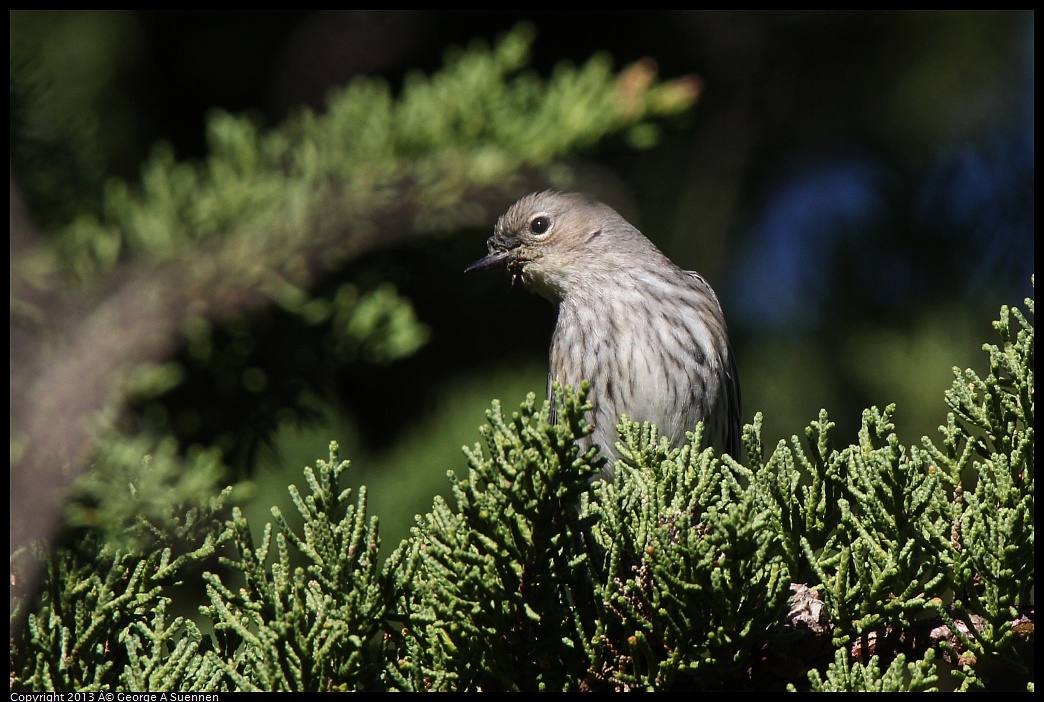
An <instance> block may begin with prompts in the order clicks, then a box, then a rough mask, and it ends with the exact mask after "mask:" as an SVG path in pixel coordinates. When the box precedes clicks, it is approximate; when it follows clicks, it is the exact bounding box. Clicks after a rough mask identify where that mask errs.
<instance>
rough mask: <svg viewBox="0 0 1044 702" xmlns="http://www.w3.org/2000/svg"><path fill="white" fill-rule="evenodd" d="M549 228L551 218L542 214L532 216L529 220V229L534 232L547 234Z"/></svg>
mask: <svg viewBox="0 0 1044 702" xmlns="http://www.w3.org/2000/svg"><path fill="white" fill-rule="evenodd" d="M550 228H551V220H550V219H549V218H547V217H545V216H544V215H540V216H538V217H534V218H533V219H532V220H530V222H529V231H531V232H533V233H534V234H547V230H548V229H550Z"/></svg>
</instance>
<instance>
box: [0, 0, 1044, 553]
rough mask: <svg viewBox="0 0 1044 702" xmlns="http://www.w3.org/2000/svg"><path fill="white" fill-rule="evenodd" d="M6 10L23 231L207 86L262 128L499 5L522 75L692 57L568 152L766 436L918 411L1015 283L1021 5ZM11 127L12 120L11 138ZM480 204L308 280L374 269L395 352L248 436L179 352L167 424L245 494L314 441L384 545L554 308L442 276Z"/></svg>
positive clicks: (260, 492)
mask: <svg viewBox="0 0 1044 702" xmlns="http://www.w3.org/2000/svg"><path fill="white" fill-rule="evenodd" d="M10 20H11V71H12V173H13V176H14V177H15V178H16V179H17V180H18V181H19V182H20V183H21V184H22V185H23V187H24V188H25V190H26V191H27V193H28V195H27V197H28V199H29V204H30V207H31V211H32V215H33V218H34V221H35V222H36V224H37V225H38V226H39V227H40V228H41V229H43V230H45V231H48V230H57V229H58V228H60V227H61V226H62V225H63V224H65V223H67V222H68V221H70V220H71V219H72V218H73V217H75V216H76V214H77V213H78V212H81V211H84V210H87V211H90V210H92V209H97V208H99V207H100V202H101V200H100V193H101V187H102V184H103V183H104V182H105V181H106V180H107V179H110V178H113V177H118V178H122V179H125V180H127V181H129V182H132V183H133V182H135V181H137V180H138V179H139V178H140V168H141V165H142V163H143V162H144V160H145V159H146V158H147V157H148V155H149V154H150V152H151V151H152V149H153V148H154V146H155V145H156V144H157V143H165V144H169V145H170V147H171V148H172V149H173V152H174V153H175V155H176V157H177V158H178V159H198V158H202V157H204V156H205V126H206V120H207V116H208V114H209V113H210V112H211V111H212V110H214V109H222V110H226V111H230V112H233V113H248V114H250V115H252V116H253V117H254V119H256V120H257V121H258V122H259V123H261V124H263V125H267V126H274V125H277V124H279V123H281V122H282V121H283V120H284V119H285V118H286V117H287V116H288V115H290V114H292V113H293V112H294V111H295V110H297V109H299V108H300V107H302V106H308V107H311V108H313V109H316V110H319V111H321V110H322V107H323V102H324V96H325V94H326V93H327V91H328V90H330V89H331V88H332V87H335V86H339V85H343V84H345V83H346V82H348V81H350V80H351V79H352V77H353V76H356V75H373V76H380V77H383V78H385V79H386V80H387V81H389V83H390V84H391V85H392V86H400V85H401V84H402V82H403V80H404V79H405V77H406V76H407V75H409V74H410V73H411V72H413V71H421V72H423V73H430V72H432V71H435V70H437V68H438V67H439V66H440V64H441V62H442V58H443V55H444V52H445V51H446V49H447V48H448V47H450V46H453V45H458V46H460V45H466V44H467V43H468V42H470V41H472V40H474V39H483V40H485V41H487V42H491V41H493V40H494V39H495V38H496V37H497V36H498V35H500V34H502V33H503V32H505V31H507V30H509V29H510V28H512V27H513V26H515V25H517V23H518V22H520V21H526V22H529V23H531V24H532V25H533V26H534V27H535V30H536V42H535V45H534V49H533V68H534V70H536V71H537V72H538V73H540V74H542V75H548V74H549V73H550V72H551V71H552V69H553V68H554V66H556V65H558V64H559V63H560V62H563V61H568V62H573V63H581V62H583V61H585V60H586V59H588V58H589V57H590V56H591V55H592V54H594V53H596V52H607V53H608V54H610V55H611V56H612V57H613V60H614V63H615V65H617V66H618V67H619V66H623V65H625V64H628V63H631V62H633V61H636V60H638V59H641V58H646V57H648V58H651V59H653V60H655V61H656V63H657V64H658V66H659V70H660V74H661V75H662V76H664V77H666V78H672V77H677V76H681V75H687V74H694V75H696V76H698V77H699V79H700V80H701V81H702V83H703V94H702V97H701V98H700V100H699V102H698V103H697V105H696V107H695V108H694V110H693V111H692V112H691V114H690V115H689V116H688V118H687V119H686V120H685V121H684V122H683V123H681V124H671V125H668V126H665V128H664V129H663V131H662V133H661V135H660V140H659V142H658V143H657V144H656V145H655V146H654V147H652V148H649V149H645V150H641V151H635V150H633V149H632V148H630V147H629V146H628V144H627V143H626V142H625V141H624V140H623V139H610V140H607V141H606V142H604V143H602V144H600V145H599V146H598V147H597V148H594V149H592V150H590V151H588V152H586V153H583V154H580V155H578V156H577V157H576V159H575V161H573V162H572V163H571V165H572V166H573V167H574V168H577V169H578V170H579V171H581V172H583V173H586V174H587V176H586V178H587V179H588V180H589V181H590V182H594V183H597V184H598V190H599V193H600V195H602V196H603V197H604V198H605V199H608V200H609V201H610V202H611V204H613V205H614V206H615V207H616V208H617V209H619V210H620V211H621V212H622V213H623V214H624V215H625V216H626V217H628V218H629V219H631V221H632V222H634V223H635V224H637V225H638V226H639V228H641V229H642V230H643V232H645V233H646V235H648V236H649V237H650V238H651V239H652V240H653V241H654V242H655V243H657V245H659V246H660V247H661V248H662V249H663V250H664V252H665V253H667V254H668V255H669V256H670V257H671V258H673V259H674V260H675V261H676V262H677V263H679V264H680V265H682V266H683V267H686V268H690V269H695V270H698V271H700V272H701V273H702V274H703V275H704V276H705V277H706V278H707V279H708V280H709V281H710V282H711V283H712V285H713V286H714V287H715V289H716V290H717V291H718V294H719V296H720V298H721V301H722V305H723V307H724V309H725V313H726V317H727V318H728V320H729V323H730V328H731V332H732V334H733V338H734V343H735V347H736V350H737V353H738V357H739V368H740V375H741V379H742V384H743V400H744V408H745V412H744V414H745V419H747V420H748V421H749V420H750V418H751V417H752V416H753V413H754V412H755V411H761V412H763V413H764V415H765V436H766V438H767V439H768V440H769V441H770V442H775V441H776V440H778V439H780V438H788V437H789V436H791V435H792V434H794V433H799V432H801V430H802V429H803V428H804V427H805V426H806V425H807V423H808V422H809V421H810V420H812V419H814V418H815V417H816V415H817V413H818V411H819V409H820V408H826V409H827V410H828V411H829V413H830V415H831V417H832V419H834V421H836V422H837V424H838V429H837V433H836V434H835V441H836V442H837V443H838V444H847V443H848V442H849V441H851V440H852V439H853V438H854V435H855V431H856V430H857V428H858V424H859V417H860V414H861V412H862V410H863V409H864V408H865V407H867V406H870V405H878V406H884V405H887V404H889V403H893V402H894V403H897V404H898V407H899V411H898V415H897V430H898V432H899V434H900V438H901V440H902V441H903V442H904V443H907V444H909V443H915V442H917V440H918V438H919V437H920V436H921V435H924V434H930V433H933V432H934V431H935V428H936V427H937V426H938V425H939V424H940V423H942V422H943V420H944V417H945V406H944V403H943V399H942V395H943V391H944V390H945V389H946V388H948V387H949V385H950V383H951V381H952V374H951V368H952V367H953V366H960V367H962V368H963V367H966V366H971V367H975V368H976V369H978V370H983V365H984V355H983V354H982V353H981V346H982V344H983V343H984V342H986V341H992V340H993V335H992V330H991V328H990V321H991V320H992V319H994V318H995V317H996V315H997V310H998V307H999V306H1000V305H1001V304H1021V302H1022V299H1023V298H1024V297H1027V296H1028V295H1030V294H1031V292H1030V282H1029V279H1030V276H1031V274H1032V271H1033V264H1032V259H1033V234H1032V231H1033V189H1034V155H1033V52H1034V14H1033V13H1032V12H1022V11H997V12H981V11H980V12H971V11H967V12H710V11H647V12H641V13H625V12H599V13H570V12H529V13H526V12H496V11H494V12H481V13H479V12H467V13H462V12H454V11H410V12H405V11H325V12H311V11H309V12H304V11H302V12H147V11H100V10H99V11H12V12H11V14H10ZM16 83H17V85H18V90H16V89H15V85H16ZM26 86H27V87H26ZM23 101H24V103H25V105H28V108H27V109H25V108H24V105H23ZM16 103H17V104H16ZM16 108H17V109H16ZM27 133H28V134H32V135H34V136H35V138H36V144H37V147H36V148H26V147H25V146H24V141H23V139H22V137H23V136H24V135H25V134H27ZM16 135H17V136H18V137H19V138H18V139H16ZM40 144H46V149H44V148H42V147H40V146H39V145H40ZM493 224H494V221H493V220H492V219H491V220H490V221H489V223H488V227H487V228H485V229H483V230H481V231H459V232H446V233H443V234H440V235H439V236H433V237H429V238H425V239H418V240H415V241H413V242H411V243H409V244H406V245H402V246H399V247H397V248H394V249H385V250H382V251H380V252H376V253H372V254H369V255H367V256H365V257H364V258H363V259H361V260H358V261H355V262H353V263H352V264H351V265H350V266H348V267H347V268H345V269H344V270H340V271H337V272H336V273H335V274H333V275H332V276H331V278H330V279H329V280H324V281H323V282H322V283H321V285H323V286H327V287H329V288H331V289H336V288H337V287H338V286H340V285H343V284H344V283H346V282H352V283H358V284H359V285H360V287H361V288H362V289H364V290H371V289H375V288H378V287H379V286H380V285H386V284H389V283H390V284H391V285H393V286H394V289H395V290H397V291H398V292H399V293H400V294H402V295H403V296H405V297H406V298H407V299H408V300H410V301H411V303H412V306H413V310H414V313H415V315H416V317H417V319H418V320H419V322H420V323H421V324H422V325H423V326H424V329H425V330H426V331H425V333H424V335H423V336H424V340H425V342H426V343H424V345H423V346H421V347H420V348H419V350H418V351H417V352H416V353H415V354H413V355H412V356H410V357H409V358H406V359H404V360H398V361H394V362H381V361H378V362H373V361H372V360H367V359H366V358H365V354H357V356H358V358H356V359H354V360H352V359H348V360H349V361H350V362H348V363H346V365H345V366H344V367H343V368H340V369H338V372H337V373H336V374H334V375H331V376H330V378H329V384H328V386H327V387H324V388H322V392H318V393H311V394H308V395H307V396H304V397H296V398H294V401H295V402H300V403H301V404H302V405H303V406H306V407H307V411H301V412H298V413H296V414H294V415H293V417H291V418H290V419H288V420H287V421H285V422H282V423H280V424H279V425H278V428H277V429H276V431H275V432H274V434H272V435H270V436H265V437H264V439H265V440H264V441H253V442H251V441H247V440H244V439H243V436H244V435H246V434H249V433H250V432H251V431H254V430H252V429H251V428H250V427H248V426H245V422H246V419H245V417H246V413H242V412H240V411H239V410H238V409H237V408H238V407H239V404H237V403H239V402H240V401H241V398H239V399H237V397H236V389H235V388H233V389H230V390H229V391H228V396H225V397H221V396H218V395H219V394H220V392H221V389H220V388H216V387H215V386H214V385H213V384H212V383H208V382H207V380H206V378H194V377H193V375H192V373H191V370H190V371H189V372H188V373H187V375H186V380H185V383H184V385H183V386H182V387H180V388H179V389H178V390H177V391H176V392H173V393H171V394H170V395H169V396H168V397H166V398H164V400H163V402H164V403H165V410H164V411H165V412H166V413H167V415H165V416H174V417H176V416H178V411H179V408H185V407H192V406H199V405H200V403H204V404H207V405H211V406H213V407H215V408H218V409H219V410H221V411H222V412H223V414H221V413H218V415H215V416H212V418H211V419H210V420H207V421H203V422H196V423H194V424H192V423H190V424H192V425H191V426H188V425H184V426H181V427H180V429H179V431H180V432H181V435H180V439H181V440H182V442H183V444H184V445H185V446H188V445H191V444H198V445H202V446H209V445H217V446H221V447H223V448H227V449H228V450H227V456H226V457H227V460H228V461H229V462H230V463H236V462H239V463H245V464H248V465H247V467H248V469H249V470H248V474H249V475H250V476H252V479H253V480H254V482H255V484H256V486H257V490H256V494H255V497H254V498H253V504H254V508H253V510H254V513H255V515H256V516H257V517H259V518H260V519H261V520H264V519H266V518H267V509H268V506H269V505H270V504H272V503H275V502H283V503H285V502H286V499H285V495H286V492H285V486H286V484H287V483H288V482H299V481H300V469H301V467H302V466H303V465H305V464H312V463H313V462H314V461H315V459H316V458H321V457H324V456H325V455H326V450H327V444H328V442H329V441H330V440H332V439H333V440H337V441H338V442H339V443H340V445H341V453H342V456H343V457H347V458H350V459H351V460H352V461H353V463H354V465H355V467H356V470H355V471H354V472H353V475H354V480H355V481H356V482H361V483H365V484H367V485H368V486H369V495H370V507H371V509H372V510H373V511H375V512H376V513H378V514H379V515H380V516H381V519H382V532H383V535H384V539H385V541H386V542H388V541H390V542H391V543H392V544H394V543H397V541H398V539H399V538H401V537H402V536H404V535H405V533H406V529H407V528H408V525H409V524H410V523H411V521H412V516H413V515H414V514H416V513H418V512H423V511H427V509H428V508H429V506H430V504H431V497H432V495H433V494H434V493H436V492H443V491H445V490H446V488H447V485H448V483H447V480H446V472H447V471H450V470H460V469H461V468H462V467H464V465H465V462H464V458H463V456H462V454H461V451H460V447H461V446H462V445H463V444H473V443H474V442H475V441H477V440H478V438H479V434H478V431H477V428H478V426H479V425H480V424H482V423H483V421H484V410H485V409H486V408H488V407H489V404H490V401H491V399H492V398H499V399H500V400H502V401H503V403H504V405H505V406H506V407H508V408H510V407H512V406H516V405H517V404H518V403H519V402H520V401H521V400H522V399H523V398H524V397H525V395H526V393H527V392H535V393H537V394H538V395H542V394H543V392H544V382H545V380H544V378H545V373H546V354H547V348H548V342H549V339H550V334H551V330H552V326H553V323H554V312H553V309H552V308H551V307H550V306H549V305H548V304H547V303H546V302H545V301H543V300H541V299H538V298H536V297H535V296H532V295H529V294H527V293H526V292H525V291H524V290H522V289H521V288H520V287H518V286H516V287H514V288H512V287H511V286H510V285H509V284H508V280H507V279H506V277H505V276H498V275H495V274H472V275H469V276H464V275H463V274H462V271H463V269H464V267H465V265H467V263H469V262H470V261H472V260H474V259H476V258H478V257H480V256H481V255H483V253H484V251H485V238H486V237H487V236H488V235H489V234H490V233H491V231H492V226H493ZM229 334H230V335H231V336H235V333H234V332H229ZM287 334H294V331H293V330H288V329H286V328H285V327H284V326H282V323H281V320H280V319H279V317H278V314H277V313H273V314H272V315H270V316H268V317H265V318H264V320H263V323H260V324H258V325H257V326H255V327H254V328H253V329H252V330H251V338H252V342H251V343H252V344H254V345H255V346H257V347H260V348H262V349H263V348H264V347H265V346H268V347H269V348H271V345H277V346H278V345H280V344H286V343H289V342H287V341H286V339H287V338H288V337H287ZM275 355H278V354H275ZM255 356H256V354H255ZM251 358H252V359H253V360H251V361H250V362H251V363H261V361H258V360H257V359H256V358H255V357H254V356H251ZM261 367H263V368H265V371H266V372H267V373H268V374H269V375H271V374H273V373H275V372H278V367H279V366H278V362H273V365H271V366H263V365H262V366H261ZM243 382H244V383H248V382H249V376H248V375H244V376H243ZM305 415H307V416H308V417H309V421H301V419H302V417H304V416H305ZM208 422H209V423H208ZM230 437H231V438H230ZM244 446H247V447H248V449H249V450H245V449H244Z"/></svg>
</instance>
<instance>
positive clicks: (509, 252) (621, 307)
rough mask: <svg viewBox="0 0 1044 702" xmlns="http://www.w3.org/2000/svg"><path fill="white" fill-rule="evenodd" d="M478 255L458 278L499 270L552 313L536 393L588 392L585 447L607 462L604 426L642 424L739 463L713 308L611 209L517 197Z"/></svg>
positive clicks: (722, 335)
mask: <svg viewBox="0 0 1044 702" xmlns="http://www.w3.org/2000/svg"><path fill="white" fill-rule="evenodd" d="M488 247H489V255H488V256H486V257H485V258H483V259H480V260H478V261H476V262H475V263H473V264H471V265H470V266H468V268H467V271H474V270H484V269H487V268H493V267H499V266H506V267H507V269H508V270H509V271H510V272H511V274H512V276H513V277H514V278H521V279H522V282H523V283H524V284H525V285H526V287H528V288H529V289H530V290H532V291H534V292H536V293H538V294H540V295H542V296H543V297H546V298H547V299H548V300H550V301H551V302H552V303H554V304H556V305H557V306H558V322H557V324H556V326H555V332H554V336H553V337H552V338H551V370H550V373H549V374H548V393H549V394H550V390H551V384H552V383H554V382H557V383H561V384H563V385H569V386H572V387H574V388H575V387H578V386H579V385H580V381H581V380H584V379H587V380H589V381H590V382H591V391H590V394H589V396H588V397H589V399H590V400H591V401H592V402H593V403H594V406H595V408H594V411H593V413H592V417H591V420H592V423H593V424H594V425H595V429H594V432H593V433H592V434H591V435H590V437H588V439H586V440H585V446H586V445H587V443H588V442H591V441H594V442H595V443H597V444H599V445H600V446H601V447H602V450H603V451H605V452H607V453H608V454H609V456H610V458H614V457H615V456H616V451H615V448H614V446H615V443H616V441H617V435H616V425H617V424H618V423H619V421H620V416H621V415H622V414H626V415H627V416H628V417H629V418H630V419H631V420H632V421H636V422H645V421H648V422H654V423H655V424H656V425H657V427H658V428H659V430H660V433H661V435H663V436H666V437H668V439H669V440H670V441H671V442H673V443H674V444H675V445H679V444H681V443H683V442H684V441H685V432H686V431H692V430H694V429H695V428H696V423H697V422H700V421H702V422H703V423H704V440H705V442H706V443H707V444H709V445H711V446H713V447H714V448H715V449H716V450H718V451H721V452H725V453H729V454H730V455H732V456H733V457H734V458H737V459H738V458H739V454H740V430H741V424H740V385H739V377H738V376H737V374H736V360H735V356H734V354H733V351H732V344H731V343H730V341H729V333H728V329H727V328H726V326H725V318H724V316H723V315H722V312H721V306H720V305H719V304H718V298H717V296H716V295H715V294H714V291H713V290H712V289H711V287H710V285H708V284H707V281H706V280H704V279H703V278H702V277H701V276H700V275H699V274H698V273H694V272H692V271H685V270H682V269H681V268H679V267H678V266H676V265H675V264H674V263H673V262H671V260H670V259H668V258H667V257H666V256H664V255H663V253H661V252H660V250H659V249H657V248H656V247H655V246H654V245H653V243H652V242H651V241H649V240H648V239H646V238H645V236H644V235H642V233H641V232H640V231H638V230H637V229H636V228H635V227H634V226H632V225H631V224H630V223H629V222H627V220H625V219H624V218H623V217H621V216H620V215H619V214H618V213H617V212H616V211H615V210H613V209H612V208H610V207H608V206H606V205H604V204H602V203H601V202H598V201H597V200H595V199H594V198H592V197H590V196H588V195H583V194H579V193H560V192H550V191H549V192H541V193H533V194H531V195H527V196H526V197H524V198H522V199H521V200H519V201H518V202H516V203H515V204H514V205H512V206H511V208H510V209H509V210H508V211H507V213H505V214H504V215H503V216H502V217H501V218H500V220H499V221H498V222H497V226H496V228H495V229H494V233H493V236H492V237H490V239H489V241H488Z"/></svg>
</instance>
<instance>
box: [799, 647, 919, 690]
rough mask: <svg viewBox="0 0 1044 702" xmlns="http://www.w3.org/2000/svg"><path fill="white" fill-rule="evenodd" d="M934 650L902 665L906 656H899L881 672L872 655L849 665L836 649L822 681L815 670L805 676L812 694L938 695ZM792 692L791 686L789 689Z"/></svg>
mask: <svg viewBox="0 0 1044 702" xmlns="http://www.w3.org/2000/svg"><path fill="white" fill-rule="evenodd" d="M934 662H935V651H934V650H932V649H928V650H927V651H926V652H925V655H924V658H923V659H922V660H920V661H914V662H912V663H909V664H907V663H906V657H905V656H904V655H903V654H901V653H900V654H899V655H898V656H896V657H895V659H894V660H893V661H892V663H891V665H889V666H888V668H887V669H886V670H884V671H882V670H881V661H880V659H879V658H878V657H877V656H872V657H871V658H870V660H869V661H868V662H867V664H866V665H865V666H864V665H858V664H856V665H853V664H852V663H851V662H850V661H849V657H848V654H847V653H846V652H845V651H844V650H843V649H838V651H837V653H836V654H835V656H834V662H833V663H831V664H830V665H829V666H828V667H827V670H826V676H825V679H824V677H823V676H820V674H819V671H818V670H813V671H812V672H811V673H809V679H810V680H811V681H812V688H811V689H812V692H893V691H895V690H904V691H906V692H938V689H937V688H935V687H933V686H934V685H935V684H936V683H937V682H938V680H939V678H938V676H937V675H935V674H934V672H933V671H934ZM789 689H790V691H791V692H794V691H795V688H794V686H793V685H791V686H789Z"/></svg>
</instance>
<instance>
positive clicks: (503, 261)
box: [464, 249, 512, 273]
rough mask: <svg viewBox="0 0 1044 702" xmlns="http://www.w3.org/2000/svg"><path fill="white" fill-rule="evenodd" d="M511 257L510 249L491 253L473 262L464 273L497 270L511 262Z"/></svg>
mask: <svg viewBox="0 0 1044 702" xmlns="http://www.w3.org/2000/svg"><path fill="white" fill-rule="evenodd" d="M511 256H512V251H511V249H503V250H501V251H492V252H490V254H489V255H488V256H486V257H485V258H480V259H479V260H477V261H475V262H474V263H472V264H471V265H470V266H468V267H467V268H465V269H464V272H465V273H470V272H471V271H486V270H489V269H490V268H498V267H500V266H506V265H507V263H508V262H509V261H510V260H511Z"/></svg>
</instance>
